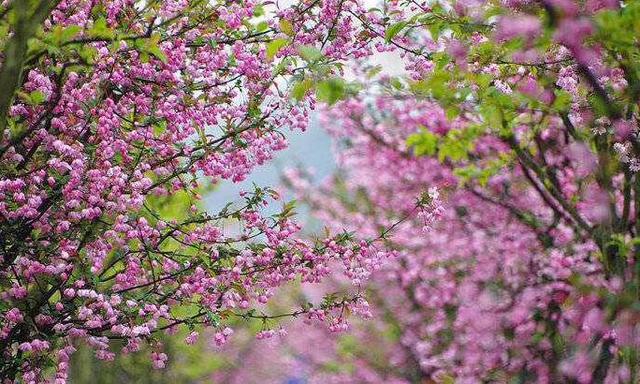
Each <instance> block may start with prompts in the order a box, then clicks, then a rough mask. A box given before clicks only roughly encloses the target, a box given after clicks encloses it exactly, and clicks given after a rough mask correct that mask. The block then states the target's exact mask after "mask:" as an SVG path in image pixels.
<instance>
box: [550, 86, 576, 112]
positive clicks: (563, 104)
mask: <svg viewBox="0 0 640 384" xmlns="http://www.w3.org/2000/svg"><path fill="white" fill-rule="evenodd" d="M554 93H555V95H556V98H555V100H553V105H552V106H551V108H553V110H555V111H558V112H565V111H567V110H569V107H571V101H572V98H571V95H570V94H569V92H567V91H565V90H562V89H556V90H555V92H554Z"/></svg>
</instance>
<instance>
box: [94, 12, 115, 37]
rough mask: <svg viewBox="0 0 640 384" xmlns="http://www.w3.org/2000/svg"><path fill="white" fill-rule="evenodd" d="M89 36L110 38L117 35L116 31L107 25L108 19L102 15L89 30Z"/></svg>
mask: <svg viewBox="0 0 640 384" xmlns="http://www.w3.org/2000/svg"><path fill="white" fill-rule="evenodd" d="M87 35H88V36H89V37H93V38H97V39H105V40H110V39H113V38H114V37H115V32H114V31H113V30H112V29H110V28H109V27H108V26H107V19H105V18H104V17H101V18H99V19H97V20H96V21H94V22H93V27H91V29H89V30H88V31H87Z"/></svg>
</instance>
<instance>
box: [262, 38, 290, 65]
mask: <svg viewBox="0 0 640 384" xmlns="http://www.w3.org/2000/svg"><path fill="white" fill-rule="evenodd" d="M288 44H289V40H287V39H275V40H272V41H271V42H269V44H267V59H268V60H273V58H274V57H275V56H276V54H277V53H278V51H280V50H281V49H282V48H284V47H286V46H287V45H288Z"/></svg>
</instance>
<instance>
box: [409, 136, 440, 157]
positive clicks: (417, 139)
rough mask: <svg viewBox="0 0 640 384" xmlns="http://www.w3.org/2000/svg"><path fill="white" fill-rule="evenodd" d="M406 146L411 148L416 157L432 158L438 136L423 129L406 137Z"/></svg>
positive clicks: (436, 146)
mask: <svg viewBox="0 0 640 384" xmlns="http://www.w3.org/2000/svg"><path fill="white" fill-rule="evenodd" d="M407 146H409V147H412V148H413V151H414V153H415V154H416V156H425V155H427V156H432V155H434V154H435V153H436V150H437V148H438V136H436V135H434V134H433V133H431V132H429V131H427V130H425V129H423V130H422V132H419V133H414V134H413V135H409V137H407Z"/></svg>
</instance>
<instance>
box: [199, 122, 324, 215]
mask: <svg viewBox="0 0 640 384" xmlns="http://www.w3.org/2000/svg"><path fill="white" fill-rule="evenodd" d="M316 120H317V119H315V118H313V119H312V121H311V124H309V129H308V130H307V131H306V132H299V131H295V132H291V131H288V130H287V131H286V132H283V133H284V134H285V135H287V137H288V139H289V147H288V148H287V149H285V150H282V151H279V152H277V153H276V154H275V158H274V159H273V160H272V161H269V162H267V163H266V164H264V165H262V166H260V167H257V168H255V169H254V170H253V172H252V173H251V174H250V175H249V177H248V178H247V180H245V181H244V182H241V183H233V182H231V181H230V180H222V181H221V182H220V183H219V185H218V187H217V188H216V189H215V190H214V191H212V192H210V193H209V194H208V195H207V196H205V197H204V203H205V206H206V208H207V210H208V211H210V212H218V211H220V210H221V209H222V208H224V206H225V205H226V204H227V203H228V202H230V201H241V198H240V196H239V193H240V191H242V190H245V191H250V190H252V188H253V187H252V186H253V183H255V184H257V185H258V186H263V187H264V186H269V187H276V186H278V185H279V184H281V181H280V175H281V174H282V171H283V170H285V169H287V168H290V167H297V166H301V167H302V168H304V169H310V170H312V171H314V178H315V179H316V180H322V179H323V178H325V177H326V176H329V175H330V174H331V173H332V172H333V171H334V170H335V168H336V164H335V162H334V160H333V155H332V153H331V139H330V138H329V136H328V135H327V133H326V132H325V131H324V130H323V129H322V128H320V126H319V125H318V124H317V121H316ZM276 208H279V207H274V208H273V213H275V211H277V209H276Z"/></svg>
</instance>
